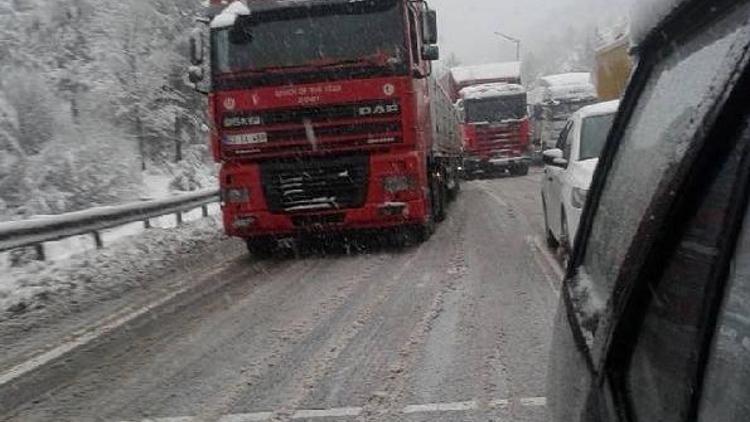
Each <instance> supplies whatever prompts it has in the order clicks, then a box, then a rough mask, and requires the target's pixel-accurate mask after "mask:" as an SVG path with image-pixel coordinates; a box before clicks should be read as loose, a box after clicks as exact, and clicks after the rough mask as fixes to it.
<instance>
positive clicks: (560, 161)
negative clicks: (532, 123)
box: [542, 148, 568, 168]
mask: <svg viewBox="0 0 750 422" xmlns="http://www.w3.org/2000/svg"><path fill="white" fill-rule="evenodd" d="M563 155H564V154H563V151H562V150H561V149H560V148H552V149H548V150H546V151H544V152H543V153H542V160H543V161H544V164H546V165H548V166H553V167H563V168H565V167H567V166H568V160H566V159H565V158H564V157H563Z"/></svg>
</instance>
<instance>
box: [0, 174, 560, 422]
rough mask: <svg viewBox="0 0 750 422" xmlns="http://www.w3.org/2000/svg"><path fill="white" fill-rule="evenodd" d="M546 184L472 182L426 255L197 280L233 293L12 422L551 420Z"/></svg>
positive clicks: (158, 331)
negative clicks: (547, 391)
mask: <svg viewBox="0 0 750 422" xmlns="http://www.w3.org/2000/svg"><path fill="white" fill-rule="evenodd" d="M540 176H541V175H540V174H539V173H538V172H537V173H534V174H532V175H530V176H527V177H523V178H505V179H499V180H484V181H475V182H470V183H466V184H464V189H463V191H462V193H461V195H460V197H459V199H458V201H457V202H456V203H454V204H453V205H452V207H451V209H450V212H449V218H448V220H447V221H446V222H445V223H443V224H442V225H441V226H440V227H439V229H438V231H437V233H436V235H435V236H434V237H433V238H432V239H431V240H430V241H429V242H427V243H425V244H423V245H420V246H419V247H412V248H409V249H405V250H401V251H397V250H381V251H373V252H370V253H366V254H355V255H350V256H348V255H344V254H340V255H329V256H326V257H305V258H302V259H298V260H287V261H269V262H266V263H261V264H254V263H252V262H251V261H250V260H248V259H247V258H244V257H243V258H240V259H236V260H233V261H231V262H230V263H229V264H228V265H227V266H226V267H225V268H220V269H218V270H216V269H213V270H212V271H211V272H210V273H207V274H202V273H200V272H196V273H195V274H194V277H196V278H201V277H203V278H205V279H206V281H205V283H208V284H211V283H214V284H219V283H221V284H222V287H221V288H218V289H207V291H208V293H207V294H205V295H202V296H200V297H197V298H193V299H191V301H190V302H189V303H184V304H181V306H177V307H175V308H174V309H173V311H172V312H170V313H168V314H166V315H165V316H163V317H159V318H154V319H153V320H151V321H150V322H149V323H147V324H143V325H142V326H139V327H137V328H133V329H132V330H130V331H128V334H127V335H126V336H122V338H118V339H115V340H113V341H112V342H111V344H106V345H103V346H102V347H99V348H98V349H97V352H96V353H92V354H91V356H88V357H87V361H88V365H87V366H86V368H85V369H84V370H82V371H81V372H80V373H79V374H78V375H77V376H75V377H72V378H70V379H67V380H66V382H65V383H64V384H63V385H62V386H60V387H59V388H56V389H54V390H52V391H50V392H48V393H46V394H44V395H43V396H40V397H37V398H36V399H35V400H34V401H33V402H30V403H27V404H25V405H23V406H22V407H20V408H19V409H16V410H15V411H14V412H13V414H11V415H4V416H0V420H12V421H89V420H91V421H112V422H117V421H143V420H154V421H159V422H187V421H204V420H207V421H214V420H220V421H225V422H229V421H232V422H239V421H291V420H294V421H320V422H333V421H415V422H416V421H498V422H499V421H524V422H526V421H528V422H537V421H544V420H545V399H544V395H545V371H546V366H547V354H548V352H549V350H548V348H549V343H550V338H551V322H552V317H553V314H554V312H555V308H556V305H557V293H556V290H557V289H558V286H559V273H560V270H559V268H556V267H555V264H554V261H553V260H552V259H551V258H550V256H549V254H547V253H546V251H544V249H543V247H542V244H543V241H542V231H543V230H542V226H543V219H542V214H541V207H540V204H539V179H540Z"/></svg>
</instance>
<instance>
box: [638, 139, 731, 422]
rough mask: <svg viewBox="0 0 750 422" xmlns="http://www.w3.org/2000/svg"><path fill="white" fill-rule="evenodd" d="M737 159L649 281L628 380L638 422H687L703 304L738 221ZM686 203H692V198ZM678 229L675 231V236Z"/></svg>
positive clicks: (727, 166)
mask: <svg viewBox="0 0 750 422" xmlns="http://www.w3.org/2000/svg"><path fill="white" fill-rule="evenodd" d="M744 147H745V145H744V144H742V145H740V146H739V147H738V148H744ZM740 157H741V156H740V154H739V153H737V154H730V155H728V158H725V159H724V161H723V163H722V162H719V163H717V165H720V166H721V171H720V172H719V174H718V176H716V177H715V179H714V180H713V181H711V183H710V186H709V187H708V189H707V190H706V191H705V192H706V193H705V194H698V196H699V198H700V199H699V201H700V202H699V204H698V205H697V206H688V208H686V209H685V211H684V213H685V214H686V215H692V217H691V218H689V220H688V224H687V225H686V226H685V228H684V229H682V234H681V235H680V236H679V240H678V241H677V242H676V245H677V246H676V248H675V250H674V251H673V252H672V253H670V254H669V256H670V257H669V258H668V259H667V261H666V262H665V264H664V266H663V270H664V271H663V273H662V274H661V276H659V275H658V273H659V270H660V269H656V270H655V271H654V276H653V277H652V276H650V275H649V276H646V277H644V278H645V280H643V282H645V283H647V284H646V287H644V288H643V290H644V291H646V292H648V294H647V298H646V299H645V303H648V307H647V308H646V312H645V317H644V319H643V324H642V325H641V326H640V329H639V334H638V337H637V339H636V342H635V347H634V349H633V354H632V357H631V361H630V365H629V368H628V369H627V377H626V379H627V382H626V384H627V385H626V389H627V391H628V395H629V397H630V400H631V404H632V406H631V407H632V409H633V413H634V414H635V415H636V416H637V418H636V420H637V421H662V422H670V421H674V422H677V421H683V420H685V419H684V418H685V417H686V416H687V412H688V411H689V409H690V401H691V395H692V392H693V387H692V386H693V385H694V384H695V382H694V380H695V373H696V371H697V365H698V359H699V356H700V354H699V353H698V350H697V349H698V346H699V344H700V343H701V339H702V337H701V336H702V331H701V325H702V323H703V321H704V320H705V312H706V311H707V310H706V308H705V303H706V300H705V298H706V297H707V296H708V295H709V294H710V287H711V286H710V283H711V282H712V281H713V280H714V274H716V270H717V268H718V265H720V264H721V251H722V247H723V244H724V241H725V236H724V234H725V228H726V227H727V226H728V225H729V224H730V223H731V218H732V215H733V214H732V201H734V200H735V197H734V195H733V194H732V191H733V189H734V186H735V184H736V183H737V177H738V176H737V174H738V168H739V166H740ZM706 176H707V177H706V178H710V177H711V175H710V174H707V175H706ZM685 203H687V204H692V203H693V201H692V199H688V200H687V201H685ZM691 208H695V209H697V211H692V209H691ZM675 219H676V220H679V218H675ZM680 230H681V229H680V228H679V227H674V228H670V231H672V232H675V233H679V231H680ZM664 248H665V249H666V246H665V247H664ZM639 284H640V283H639ZM633 324H636V322H635V321H633ZM716 420H724V419H716Z"/></svg>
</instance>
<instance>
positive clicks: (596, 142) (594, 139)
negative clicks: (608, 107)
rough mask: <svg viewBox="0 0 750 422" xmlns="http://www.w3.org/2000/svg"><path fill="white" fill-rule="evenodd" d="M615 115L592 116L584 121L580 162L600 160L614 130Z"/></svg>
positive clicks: (579, 154) (579, 155)
mask: <svg viewBox="0 0 750 422" xmlns="http://www.w3.org/2000/svg"><path fill="white" fill-rule="evenodd" d="M614 120H615V114H614V113H613V114H604V115H600V116H591V117H587V118H585V119H583V124H582V126H581V145H580V147H579V148H580V151H579V153H578V160H579V161H583V160H590V159H592V158H599V155H600V154H601V153H602V149H604V144H605V143H606V142H607V135H608V134H609V130H610V129H611V128H612V122H613V121H614Z"/></svg>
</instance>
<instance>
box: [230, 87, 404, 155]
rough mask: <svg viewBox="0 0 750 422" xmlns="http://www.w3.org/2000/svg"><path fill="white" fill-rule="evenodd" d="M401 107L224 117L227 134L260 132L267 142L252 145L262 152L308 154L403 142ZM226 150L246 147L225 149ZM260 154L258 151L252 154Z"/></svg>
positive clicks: (386, 104)
mask: <svg viewBox="0 0 750 422" xmlns="http://www.w3.org/2000/svg"><path fill="white" fill-rule="evenodd" d="M401 116H402V113H401V105H400V102H399V100H398V99H396V98H394V99H392V100H378V101H363V102H358V103H352V104H337V105H325V106H311V107H306V108H295V109H286V110H269V111H261V112H257V113H233V114H227V115H225V116H224V117H223V126H224V129H225V131H226V133H227V134H230V135H231V134H234V133H245V132H247V131H252V132H263V133H265V134H266V140H267V141H266V142H264V143H262V144H255V145H253V148H254V149H257V150H262V151H264V152H274V151H278V150H283V151H294V152H300V151H308V150H317V149H319V148H320V149H323V148H327V147H330V146H335V145H341V143H345V144H346V145H347V146H362V145H377V144H389V143H397V142H400V141H401V140H402V137H403V126H402V122H401ZM227 148H228V150H229V151H231V150H233V149H234V150H237V151H243V150H246V149H247V148H246V147H240V146H237V147H230V146H228V147H227ZM255 152H259V151H255Z"/></svg>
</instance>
